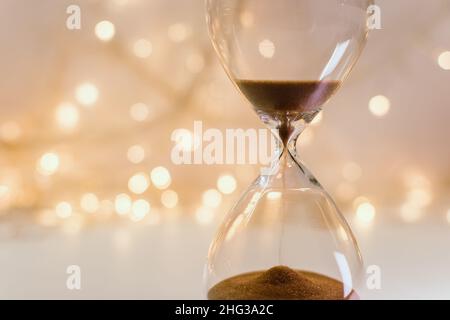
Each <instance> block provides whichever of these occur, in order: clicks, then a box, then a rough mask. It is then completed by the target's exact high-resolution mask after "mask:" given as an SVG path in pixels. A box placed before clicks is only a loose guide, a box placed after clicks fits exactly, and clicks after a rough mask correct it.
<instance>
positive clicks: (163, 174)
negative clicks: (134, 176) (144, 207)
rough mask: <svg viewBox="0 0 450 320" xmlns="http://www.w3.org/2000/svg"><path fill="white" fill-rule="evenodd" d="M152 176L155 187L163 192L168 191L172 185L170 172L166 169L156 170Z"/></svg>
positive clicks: (157, 168)
mask: <svg viewBox="0 0 450 320" xmlns="http://www.w3.org/2000/svg"><path fill="white" fill-rule="evenodd" d="M150 176H151V180H152V182H153V184H154V185H155V187H156V188H158V189H161V190H162V189H167V188H168V187H169V186H170V184H171V183H172V178H171V176H170V172H169V170H167V169H166V168H164V167H156V168H154V169H153V170H152V172H151V174H150Z"/></svg>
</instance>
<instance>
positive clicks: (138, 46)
mask: <svg viewBox="0 0 450 320" xmlns="http://www.w3.org/2000/svg"><path fill="white" fill-rule="evenodd" d="M133 53H134V55H135V56H136V57H138V58H142V59H145V58H148V57H150V56H151V55H152V53H153V45H152V43H151V42H150V41H149V40H147V39H139V40H136V42H135V43H134V44H133Z"/></svg>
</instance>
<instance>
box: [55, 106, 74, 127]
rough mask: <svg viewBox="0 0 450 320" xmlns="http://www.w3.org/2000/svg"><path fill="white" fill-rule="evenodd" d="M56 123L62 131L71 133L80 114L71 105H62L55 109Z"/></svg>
mask: <svg viewBox="0 0 450 320" xmlns="http://www.w3.org/2000/svg"><path fill="white" fill-rule="evenodd" d="M55 117H56V122H57V124H58V126H59V127H60V128H61V129H62V130H63V131H72V130H73V129H75V128H76V127H77V125H78V121H79V119H80V114H79V112H78V109H77V107H75V106H74V105H73V104H71V103H62V104H60V105H59V106H58V107H57V109H56V114H55Z"/></svg>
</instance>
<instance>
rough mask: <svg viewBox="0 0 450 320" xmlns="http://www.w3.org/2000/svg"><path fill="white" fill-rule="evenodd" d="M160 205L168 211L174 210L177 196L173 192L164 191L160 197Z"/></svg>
mask: <svg viewBox="0 0 450 320" xmlns="http://www.w3.org/2000/svg"><path fill="white" fill-rule="evenodd" d="M161 203H162V204H163V206H164V207H166V208H168V209H172V208H175V207H176V206H177V204H178V194H177V193H176V192H175V191H173V190H166V191H164V192H163V193H162V195H161Z"/></svg>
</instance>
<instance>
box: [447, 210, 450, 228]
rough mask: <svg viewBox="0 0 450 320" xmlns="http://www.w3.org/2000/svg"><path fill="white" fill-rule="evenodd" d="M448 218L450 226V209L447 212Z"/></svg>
mask: <svg viewBox="0 0 450 320" xmlns="http://www.w3.org/2000/svg"><path fill="white" fill-rule="evenodd" d="M446 218H447V222H448V223H449V224H450V209H448V210H447V215H446Z"/></svg>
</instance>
